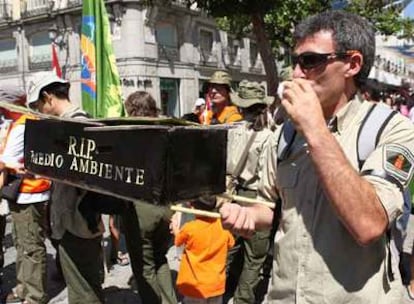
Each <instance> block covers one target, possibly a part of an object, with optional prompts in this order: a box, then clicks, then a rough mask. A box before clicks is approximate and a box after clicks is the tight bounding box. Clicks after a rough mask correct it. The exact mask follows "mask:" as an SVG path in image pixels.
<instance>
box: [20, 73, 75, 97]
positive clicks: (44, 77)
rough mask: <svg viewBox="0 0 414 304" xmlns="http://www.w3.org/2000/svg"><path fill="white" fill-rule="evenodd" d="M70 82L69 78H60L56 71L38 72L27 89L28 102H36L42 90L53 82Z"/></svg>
mask: <svg viewBox="0 0 414 304" xmlns="http://www.w3.org/2000/svg"><path fill="white" fill-rule="evenodd" d="M55 82H58V83H68V81H67V80H64V79H62V78H59V77H58V76H57V75H56V74H55V73H54V72H40V73H37V74H36V75H35V77H34V79H33V80H32V81H31V82H30V83H29V89H28V91H27V104H28V105H29V104H31V103H33V102H36V101H37V100H38V99H39V98H40V96H39V94H40V91H41V90H42V89H43V88H44V87H47V86H48V85H50V84H52V83H55Z"/></svg>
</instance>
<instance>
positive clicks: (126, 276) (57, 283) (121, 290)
mask: <svg viewBox="0 0 414 304" xmlns="http://www.w3.org/2000/svg"><path fill="white" fill-rule="evenodd" d="M104 222H105V223H107V222H108V221H107V218H104ZM106 231H109V230H108V229H106ZM109 242H110V241H109V235H108V234H107V233H106V234H104V241H103V244H104V247H105V254H106V258H107V260H108V257H109V252H110V251H109V245H110V243H109ZM3 247H4V249H5V254H4V258H5V263H4V269H3V273H2V280H3V284H2V286H1V292H2V293H1V296H2V298H4V297H5V296H6V294H7V293H8V292H9V291H10V290H11V288H13V287H14V286H15V284H16V272H15V260H16V250H15V249H14V246H13V242H12V236H11V225H10V217H8V218H7V225H6V237H5V240H4V242H3ZM46 247H47V266H48V283H47V287H48V294H49V298H50V301H49V303H50V304H68V299H67V289H66V286H65V283H64V282H63V281H62V280H61V279H59V276H58V274H57V272H56V267H55V255H56V251H55V249H54V248H53V246H52V244H51V243H50V242H49V240H47V241H46ZM175 253H176V250H175V248H174V247H172V248H171V249H170V251H169V253H168V258H169V263H170V267H171V268H172V270H173V271H172V273H173V274H174V273H176V270H177V269H178V263H177V259H176V254H175ZM107 265H108V267H107V271H106V275H105V282H104V284H103V289H104V294H105V297H106V304H146V303H141V301H140V298H139V295H138V292H137V291H136V288H134V280H133V279H131V278H132V271H131V267H130V265H126V266H120V265H117V264H115V265H112V266H111V265H110V263H109V261H108V263H107ZM131 285H132V286H131ZM85 304H87V303H85Z"/></svg>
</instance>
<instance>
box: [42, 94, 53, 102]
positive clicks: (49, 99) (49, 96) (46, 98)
mask: <svg viewBox="0 0 414 304" xmlns="http://www.w3.org/2000/svg"><path fill="white" fill-rule="evenodd" d="M42 95H43V101H44V102H46V103H49V104H50V103H51V102H52V94H49V93H48V92H43V93H42Z"/></svg>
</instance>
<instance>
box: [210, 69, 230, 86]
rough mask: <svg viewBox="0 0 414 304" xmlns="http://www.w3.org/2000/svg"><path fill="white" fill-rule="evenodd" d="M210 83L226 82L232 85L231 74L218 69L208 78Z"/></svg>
mask: <svg viewBox="0 0 414 304" xmlns="http://www.w3.org/2000/svg"><path fill="white" fill-rule="evenodd" d="M208 82H209V83H217V84H226V85H228V86H229V87H230V86H231V76H230V75H229V73H227V72H225V71H216V72H214V73H213V75H211V77H210V79H209V80H208Z"/></svg>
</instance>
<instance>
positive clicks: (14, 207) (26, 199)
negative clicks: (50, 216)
mask: <svg viewBox="0 0 414 304" xmlns="http://www.w3.org/2000/svg"><path fill="white" fill-rule="evenodd" d="M25 97H26V95H25V94H24V93H23V92H22V93H21V95H20V98H18V99H17V101H16V102H15V103H17V104H19V105H23V104H24V103H25V101H26V99H25ZM4 111H5V113H6V116H8V118H11V119H13V122H12V123H11V126H10V129H9V131H8V134H7V137H6V139H5V145H4V151H3V154H2V155H1V157H0V168H1V170H2V171H3V172H5V173H7V176H6V179H5V182H4V184H3V188H2V198H4V199H7V201H8V203H9V208H10V213H11V217H12V223H13V226H12V227H13V231H12V233H13V242H14V246H15V247H16V281H17V284H16V287H14V288H13V289H12V291H11V292H10V293H9V294H8V295H7V297H6V300H5V303H40V304H42V303H47V301H48V296H47V292H46V282H47V280H46V246H45V243H44V242H45V237H46V231H47V228H46V225H45V224H46V222H47V220H46V219H47V204H48V201H49V199H50V187H51V182H50V181H49V180H47V179H43V178H38V177H36V176H33V175H30V174H28V173H27V172H26V171H25V169H24V163H23V158H24V131H25V122H26V120H27V119H34V117H33V116H31V115H26V114H24V115H21V114H18V113H14V112H10V111H7V110H4Z"/></svg>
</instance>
